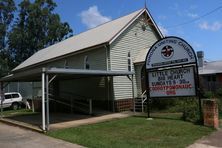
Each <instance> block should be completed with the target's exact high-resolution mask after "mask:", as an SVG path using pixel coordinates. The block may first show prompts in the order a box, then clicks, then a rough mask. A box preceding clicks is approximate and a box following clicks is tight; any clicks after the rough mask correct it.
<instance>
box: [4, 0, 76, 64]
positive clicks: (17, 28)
mask: <svg viewBox="0 0 222 148" xmlns="http://www.w3.org/2000/svg"><path fill="white" fill-rule="evenodd" d="M19 7H20V9H19V15H18V18H17V21H16V22H15V24H14V25H13V27H12V30H11V32H10V34H9V42H8V44H9V49H10V54H11V56H12V57H13V59H14V62H15V63H16V64H19V63H21V62H23V61H24V60H26V59H27V58H28V57H30V56H31V55H32V54H34V53H35V52H37V51H38V50H40V49H43V48H45V47H47V46H49V45H52V44H54V43H56V42H59V41H61V40H63V39H65V38H68V37H69V36H71V35H72V30H71V28H70V27H69V25H68V23H66V22H65V23H62V22H61V20H60V17H59V15H58V14H56V13H53V11H54V9H55V7H56V3H55V2H54V1H53V0H35V1H34V2H31V1H29V0H23V1H22V2H21V3H20V4H19Z"/></svg>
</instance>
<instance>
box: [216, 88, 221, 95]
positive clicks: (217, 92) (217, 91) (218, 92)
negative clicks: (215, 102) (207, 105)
mask: <svg viewBox="0 0 222 148" xmlns="http://www.w3.org/2000/svg"><path fill="white" fill-rule="evenodd" d="M216 95H217V97H222V88H218V89H217V90H216Z"/></svg>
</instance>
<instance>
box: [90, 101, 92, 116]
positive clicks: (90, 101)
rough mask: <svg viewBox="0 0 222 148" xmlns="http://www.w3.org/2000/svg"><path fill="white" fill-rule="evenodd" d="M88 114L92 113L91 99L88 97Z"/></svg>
mask: <svg viewBox="0 0 222 148" xmlns="http://www.w3.org/2000/svg"><path fill="white" fill-rule="evenodd" d="M89 114H90V115H92V99H89Z"/></svg>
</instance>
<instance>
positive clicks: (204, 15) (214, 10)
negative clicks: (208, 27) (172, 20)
mask: <svg viewBox="0 0 222 148" xmlns="http://www.w3.org/2000/svg"><path fill="white" fill-rule="evenodd" d="M221 8H222V6H219V7H217V8H215V9H213V10H212V11H209V12H207V13H205V14H203V15H201V16H199V17H198V18H195V19H192V20H190V21H187V22H183V23H180V24H177V25H172V26H167V27H166V28H167V29H169V28H174V27H179V26H183V25H187V24H190V23H193V22H196V21H198V20H200V19H201V18H203V17H206V16H208V15H210V14H212V13H214V12H216V11H218V10H219V9H221Z"/></svg>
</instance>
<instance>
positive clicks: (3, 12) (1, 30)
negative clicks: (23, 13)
mask: <svg viewBox="0 0 222 148" xmlns="http://www.w3.org/2000/svg"><path fill="white" fill-rule="evenodd" d="M15 10H16V7H15V3H14V1H13V0H1V1H0V51H2V50H3V49H5V47H6V38H7V31H8V28H9V25H10V24H11V22H12V20H13V17H14V14H13V13H14V11H15Z"/></svg>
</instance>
